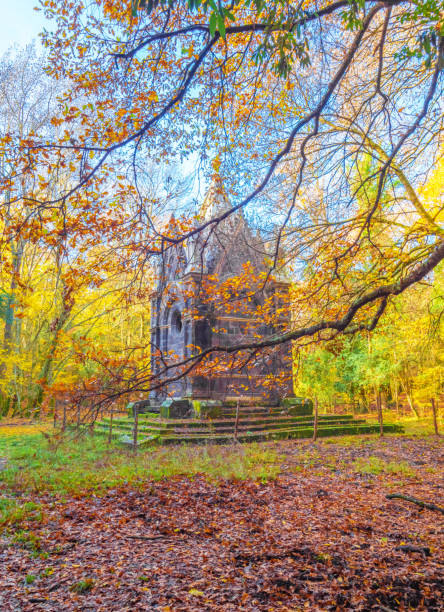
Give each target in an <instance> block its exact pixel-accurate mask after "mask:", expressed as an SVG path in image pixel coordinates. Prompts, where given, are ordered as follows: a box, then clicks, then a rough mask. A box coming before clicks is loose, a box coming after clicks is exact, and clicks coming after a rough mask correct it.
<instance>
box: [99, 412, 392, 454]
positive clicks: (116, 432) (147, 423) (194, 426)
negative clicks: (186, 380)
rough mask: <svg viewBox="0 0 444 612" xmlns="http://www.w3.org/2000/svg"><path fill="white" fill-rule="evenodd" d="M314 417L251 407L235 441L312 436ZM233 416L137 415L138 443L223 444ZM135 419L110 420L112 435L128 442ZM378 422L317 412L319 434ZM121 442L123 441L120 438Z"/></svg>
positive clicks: (230, 436) (370, 428)
mask: <svg viewBox="0 0 444 612" xmlns="http://www.w3.org/2000/svg"><path fill="white" fill-rule="evenodd" d="M109 421H110V419H109V418H105V419H103V421H101V422H98V423H96V426H95V431H96V433H97V434H98V435H103V436H107V435H108V432H109ZM313 423H314V418H313V416H306V415H305V416H289V415H288V414H283V413H282V410H280V411H279V413H276V414H275V415H270V411H269V408H266V412H264V411H260V412H259V411H258V410H257V407H251V410H247V411H245V412H242V413H240V414H239V421H238V427H237V440H238V441H239V442H255V441H261V440H281V439H287V438H310V437H312V436H313ZM235 424H236V419H235V418H233V416H230V417H229V418H228V417H225V418H218V419H212V420H210V419H207V420H198V419H161V418H159V419H155V418H153V417H152V416H150V417H148V416H144V415H141V416H140V417H139V427H138V439H139V446H145V445H149V444H152V443H153V441H158V442H160V443H162V444H180V443H182V442H185V443H193V444H194V443H196V444H205V443H210V444H223V443H231V442H233V440H234V430H235ZM133 427H134V422H133V420H132V419H131V418H130V417H126V418H114V419H113V436H112V437H113V438H114V439H117V440H119V439H122V438H124V440H123V443H125V444H131V440H132V433H133ZM378 431H379V425H377V424H367V423H365V421H364V420H363V419H354V418H353V416H352V415H320V416H319V417H318V435H319V437H326V436H338V435H346V434H351V435H353V434H365V433H376V432H378ZM384 431H386V432H398V431H402V428H401V427H400V426H398V425H391V424H387V425H385V426H384ZM121 441H122V440H121Z"/></svg>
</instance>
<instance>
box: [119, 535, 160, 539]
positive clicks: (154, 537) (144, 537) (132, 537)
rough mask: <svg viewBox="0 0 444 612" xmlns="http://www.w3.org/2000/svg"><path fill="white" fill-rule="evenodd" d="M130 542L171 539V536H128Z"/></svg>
mask: <svg viewBox="0 0 444 612" xmlns="http://www.w3.org/2000/svg"><path fill="white" fill-rule="evenodd" d="M125 537H126V538H127V539H128V540H163V539H164V538H169V537H170V536H169V535H157V536H143V535H127V536H125Z"/></svg>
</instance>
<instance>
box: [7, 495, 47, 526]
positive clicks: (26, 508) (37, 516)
mask: <svg viewBox="0 0 444 612" xmlns="http://www.w3.org/2000/svg"><path fill="white" fill-rule="evenodd" d="M42 518H43V513H42V509H41V506H40V505H39V504H35V503H34V502H31V501H28V502H25V503H21V502H20V501H19V500H17V499H14V498H9V497H4V498H2V499H0V529H1V528H5V527H17V526H19V525H22V524H23V523H24V522H25V521H26V522H31V521H33V522H36V523H40V522H41V521H42Z"/></svg>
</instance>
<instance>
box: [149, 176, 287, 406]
mask: <svg viewBox="0 0 444 612" xmlns="http://www.w3.org/2000/svg"><path fill="white" fill-rule="evenodd" d="M230 208H231V207H230V204H229V201H228V198H227V195H226V193H225V191H224V189H223V186H222V184H221V181H220V179H218V178H217V177H216V178H215V179H214V180H213V183H212V185H211V187H210V189H209V191H208V193H207V195H206V197H205V199H204V202H203V205H202V208H201V213H200V215H201V219H200V220H201V221H202V220H204V221H209V220H211V219H215V218H219V217H220V216H221V215H223V213H224V212H226V211H228V210H230ZM268 256H269V254H268V252H267V249H266V246H265V245H264V242H263V240H262V239H261V237H260V236H259V235H257V234H255V233H254V232H253V231H252V230H251V228H250V227H249V225H248V223H247V221H246V219H245V217H244V215H243V213H242V212H236V213H233V214H231V215H229V216H228V217H227V218H226V219H224V220H223V221H222V222H220V223H218V224H217V225H211V226H209V227H208V228H207V229H206V230H205V231H204V232H201V233H199V234H198V235H197V236H196V237H195V238H194V239H193V240H190V241H188V242H187V243H186V244H185V245H184V244H181V245H179V246H178V247H177V248H176V249H171V250H170V252H169V254H168V256H167V257H166V258H165V260H164V261H163V262H162V266H161V267H160V268H159V269H158V274H157V277H158V284H157V287H156V291H155V292H154V294H153V296H152V300H151V338H152V364H151V366H152V372H153V374H157V375H159V376H160V373H161V372H162V370H163V366H164V364H165V363H169V364H172V366H173V364H174V363H178V362H181V361H182V360H183V359H186V358H188V357H190V356H191V355H196V354H198V353H199V350H200V349H206V348H208V347H212V346H233V345H236V344H239V343H246V342H247V343H248V342H249V341H253V340H255V339H256V340H257V339H258V338H261V337H262V338H265V337H269V336H271V335H273V334H276V333H277V332H279V331H280V330H284V329H286V328H287V326H288V323H289V317H290V315H289V311H288V309H287V310H286V312H283V313H281V314H280V316H279V317H278V318H274V320H273V324H272V325H270V324H269V325H267V324H265V323H264V321H263V320H261V316H258V309H259V310H260V308H261V306H262V305H263V304H264V303H265V302H267V304H274V305H275V307H276V309H278V308H280V310H283V311H285V309H284V308H282V296H284V295H285V294H288V289H289V283H288V282H286V281H285V280H282V279H280V280H279V279H274V280H269V279H268V281H267V283H266V284H265V285H264V286H265V288H264V287H258V288H257V290H256V291H255V292H254V295H251V292H249V293H248V292H246V293H245V295H243V293H242V286H241V287H240V290H239V291H238V294H237V295H236V297H235V298H234V300H230V299H229V298H227V299H226V302H225V301H224V298H223V297H221V296H220V295H219V294H217V291H216V294H215V295H216V297H215V298H214V299H213V300H212V299H209V298H208V295H209V294H211V291H208V287H215V286H218V287H219V286H220V284H221V283H222V284H223V283H226V284H227V286H228V287H229V286H230V279H233V278H239V277H241V278H242V277H243V276H244V277H246V276H248V272H249V271H253V276H255V275H257V276H260V275H261V273H262V275H263V276H265V274H266V272H267V264H266V261H267V257H268ZM223 294H224V295H226V294H227V291H225V292H223ZM272 308H273V306H272ZM221 355H223V353H221ZM246 361H247V359H246ZM277 373H279V374H280V380H279V384H277V383H273V384H270V380H271V379H273V378H274V375H275V374H277ZM176 374H179V371H178V370H176V369H175V368H174V367H172V368H171V369H170V370H169V371H168V376H169V377H170V378H171V377H172V376H175V375H176ZM270 375H271V378H270ZM292 385H293V383H292V359H291V345H290V344H289V343H287V344H284V345H281V346H280V347H279V349H277V350H274V351H273V352H272V353H270V352H267V354H266V355H261V354H258V355H255V356H254V359H251V358H250V359H249V361H248V363H245V364H244V363H241V364H238V367H230V366H229V364H228V363H227V364H225V365H224V366H222V367H219V369H218V371H217V372H215V373H214V375H206V376H202V375H196V374H195V373H194V372H193V371H191V372H190V373H189V374H188V375H186V376H183V377H181V378H180V379H178V380H176V381H172V382H169V383H168V384H166V385H164V386H163V387H162V388H161V389H160V390H158V391H156V392H154V393H153V397H154V398H155V399H157V400H158V399H164V398H165V397H182V398H183V397H186V398H190V399H221V400H226V399H233V398H235V397H239V396H241V397H254V398H264V397H268V398H269V399H270V398H272V399H273V400H275V399H276V400H277V399H278V397H282V396H291V395H292Z"/></svg>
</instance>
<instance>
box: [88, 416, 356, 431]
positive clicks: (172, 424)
mask: <svg viewBox="0 0 444 612" xmlns="http://www.w3.org/2000/svg"><path fill="white" fill-rule="evenodd" d="M318 421H319V424H321V423H339V424H345V423H347V422H355V423H356V422H359V423H360V422H363V421H362V419H353V416H352V415H338V416H336V415H323V416H319V419H318ZM312 423H313V417H312V416H311V417H307V416H302V417H289V416H279V417H265V418H264V417H261V418H257V419H254V418H248V419H245V418H241V417H240V418H239V423H238V426H239V428H244V429H248V428H250V427H256V428H258V427H260V428H261V429H264V428H266V427H270V426H273V427H282V428H286V427H288V426H289V425H291V426H294V427H297V426H303V425H307V424H312ZM235 424H236V420H235V419H214V420H203V421H197V420H196V421H194V420H192V419H187V420H168V421H166V420H165V421H162V420H160V419H159V420H158V421H155V420H153V419H149V420H148V419H145V420H139V431H151V430H152V429H158V430H159V431H166V430H171V429H173V430H175V429H181V428H185V429H193V430H205V431H212V430H214V429H216V430H218V431H219V430H233V429H234V427H235ZM97 425H100V426H103V427H106V428H108V427H109V419H107V418H106V419H103V421H102V422H101V423H98V424H97ZM133 426H134V423H133V420H132V419H129V418H128V419H114V420H113V428H115V427H116V428H120V429H122V430H128V431H129V430H132V429H133ZM264 426H265V427H264Z"/></svg>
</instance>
